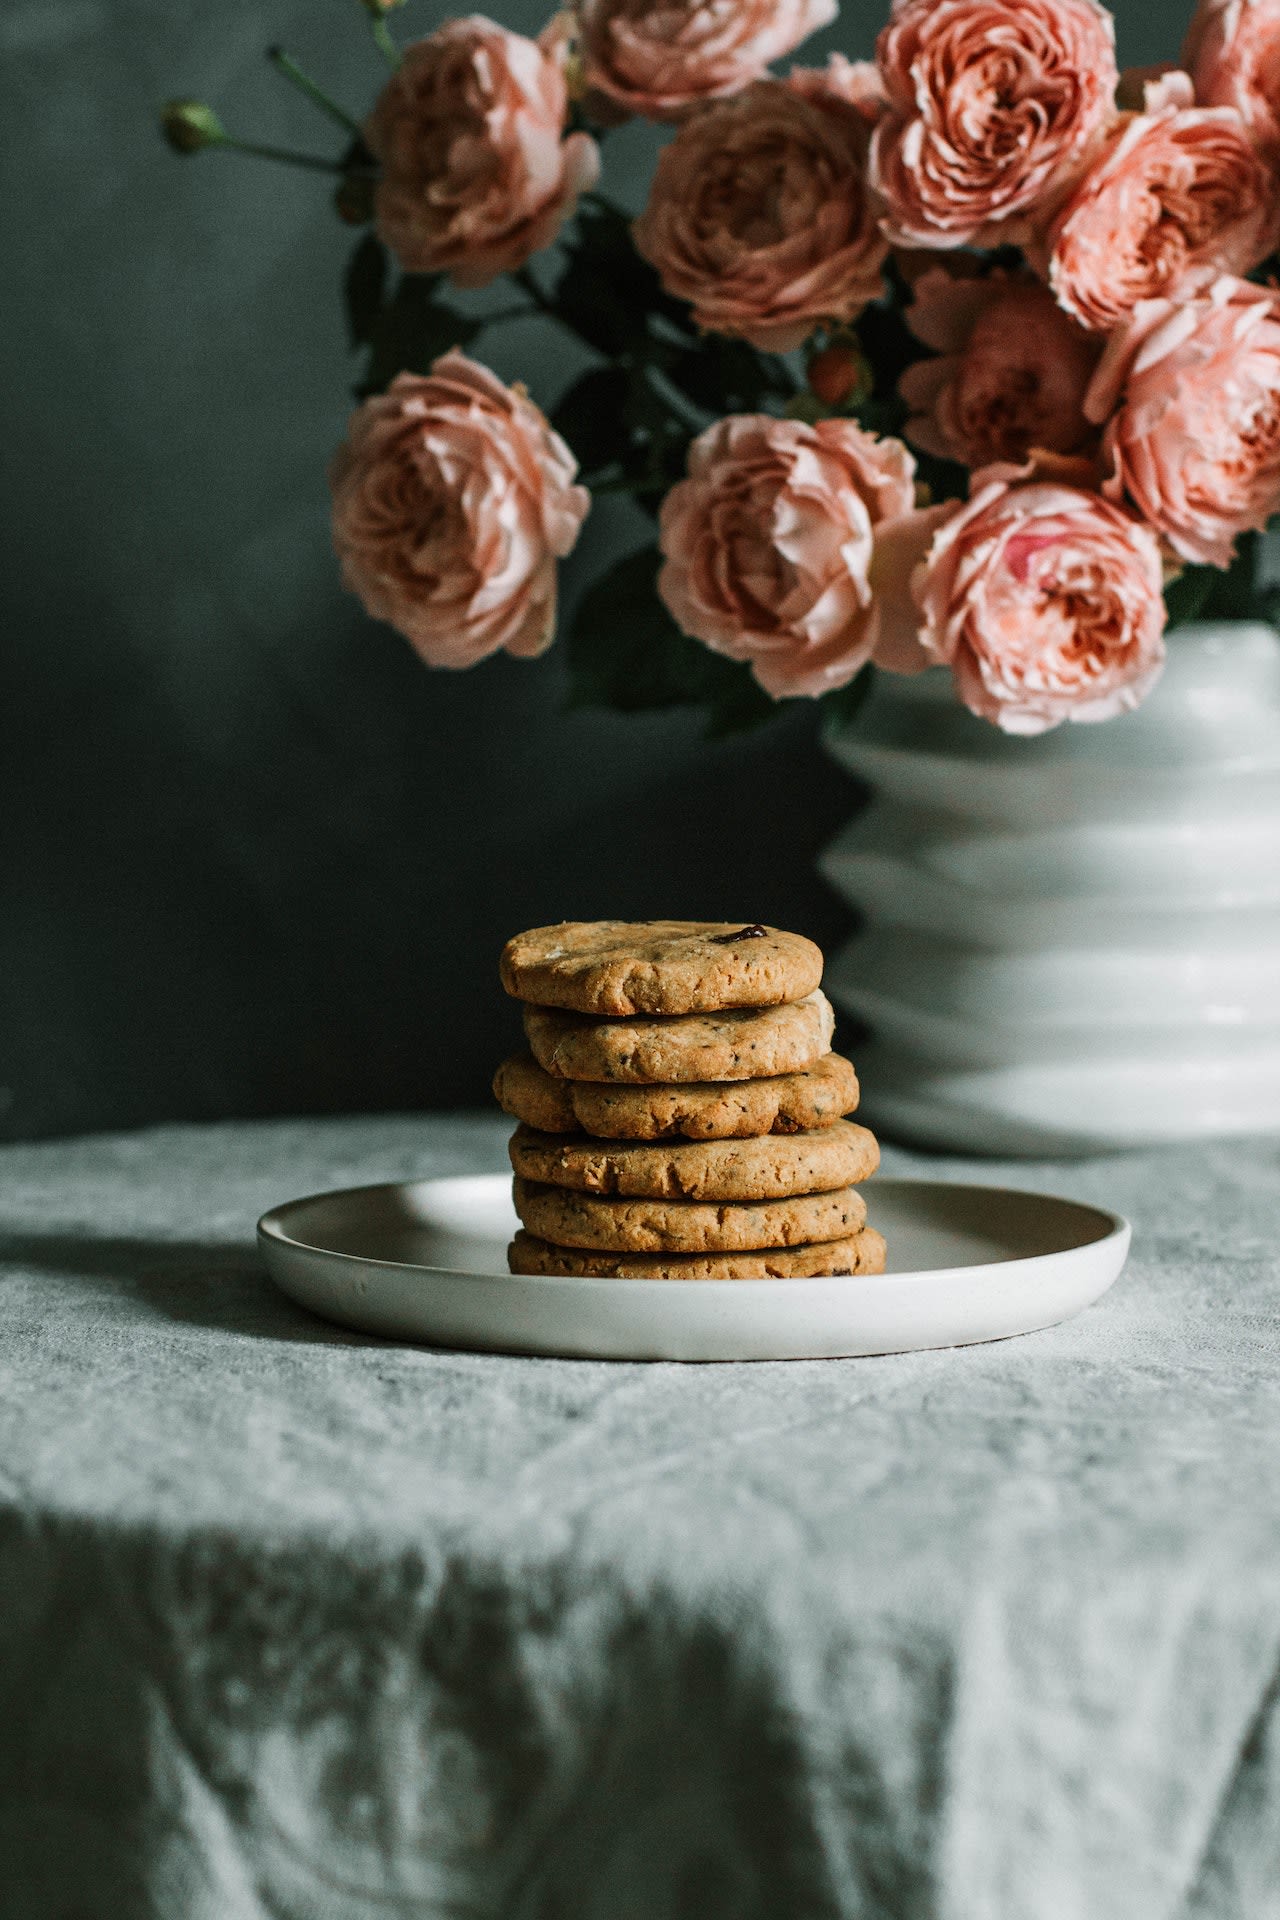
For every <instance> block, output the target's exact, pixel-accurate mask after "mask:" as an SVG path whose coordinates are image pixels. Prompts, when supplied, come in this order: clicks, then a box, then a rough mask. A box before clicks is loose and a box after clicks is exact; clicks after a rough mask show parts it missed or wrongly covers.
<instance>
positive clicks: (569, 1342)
mask: <svg viewBox="0 0 1280 1920" xmlns="http://www.w3.org/2000/svg"><path fill="white" fill-rule="evenodd" d="M867 1195H868V1207H869V1213H870V1218H871V1221H872V1223H873V1224H874V1225H875V1226H877V1227H878V1228H879V1229H880V1231H881V1232H882V1233H883V1234H884V1236H885V1239H886V1240H887V1242H888V1246H889V1272H888V1273H886V1274H883V1275H878V1276H876V1277H874V1278H861V1279H859V1278H843V1279H826V1280H823V1279H817V1280H697V1281H691V1280H683V1281H682V1280H573V1279H554V1278H547V1277H545V1276H543V1275H537V1276H528V1275H519V1276H513V1275H511V1274H509V1273H508V1272H507V1271H506V1264H507V1262H506V1248H507V1242H508V1240H509V1239H510V1237H511V1235H512V1233H513V1232H514V1230H515V1228H516V1225H517V1221H516V1217H515V1214H514V1212H513V1210H512V1206H511V1182H510V1179H509V1177H508V1176H507V1175H506V1174H500V1173H484V1174H476V1175H469V1176H467V1177H464V1178H459V1179H452V1180H422V1181H418V1182H416V1183H407V1184H405V1185H401V1186H385V1187H354V1188H351V1189H349V1190H348V1191H346V1192H344V1193H325V1194H319V1195H317V1196H315V1197H314V1198H313V1199H309V1200H294V1201H291V1202H290V1204H289V1205H287V1206H283V1207H276V1208H275V1209H274V1210H273V1211H272V1212H271V1213H268V1214H264V1215H263V1217H262V1219H261V1220H260V1221H259V1222H258V1239H259V1244H260V1245H261V1247H262V1252H263V1256H264V1258H265V1260H266V1263H267V1267H268V1270H269V1271H270V1273H271V1275H272V1278H273V1279H274V1280H275V1281H276V1283H277V1285H278V1286H280V1287H282V1288H283V1290H284V1291H285V1293H287V1294H289V1295H290V1296H291V1298H292V1299H294V1300H297V1301H298V1302H299V1303H300V1304H301V1305H302V1306H304V1307H309V1308H310V1309H311V1310H312V1312H313V1313H318V1314H321V1315H323V1317H324V1318H325V1319H326V1320H337V1321H340V1322H341V1323H342V1324H343V1325H344V1326H348V1327H359V1328H362V1329H363V1330H364V1331H365V1332H367V1333H378V1334H384V1335H386V1336H388V1337H390V1338H392V1339H396V1340H423V1341H427V1342H429V1343H431V1344H432V1345H436V1346H445V1347H469V1348H475V1347H479V1348H485V1349H491V1350H496V1351H499V1352H504V1353H544V1354H569V1355H577V1356H581V1357H588V1358H595V1359H603V1360H802V1359H827V1358H835V1357H837V1356H840V1355H854V1354H870V1353H907V1352H911V1351H913V1350H914V1349H916V1348H919V1347H953V1346H965V1345H968V1344H969V1343H970V1342H972V1341H975V1340H1002V1339H1005V1338H1006V1337H1007V1336H1008V1335H1010V1334H1015V1333H1031V1332H1034V1331H1035V1330H1036V1329H1037V1328H1039V1327H1050V1326H1053V1325H1054V1324H1055V1323H1056V1322H1057V1321H1059V1320H1065V1319H1067V1318H1069V1317H1070V1315H1071V1314H1073V1313H1079V1312H1080V1310H1081V1308H1083V1307H1087V1306H1089V1305H1090V1304H1091V1302H1093V1301H1094V1300H1096V1299H1098V1297H1099V1296H1100V1295H1101V1294H1103V1293H1105V1292H1106V1290H1107V1288H1108V1287H1109V1286H1110V1285H1111V1283H1112V1281H1113V1280H1114V1279H1115V1278H1116V1276H1117V1275H1118V1274H1119V1272H1120V1269H1121V1268H1122V1267H1123V1265H1124V1262H1125V1255H1126V1254H1127V1253H1128V1250H1129V1236H1130V1228H1129V1223H1128V1221H1126V1220H1122V1219H1121V1218H1120V1217H1119V1215H1117V1214H1114V1213H1105V1212H1103V1210H1102V1209H1101V1208H1099V1207H1088V1206H1082V1205H1081V1204H1080V1203H1079V1202H1077V1201H1074V1200H1058V1199H1053V1198H1051V1197H1050V1196H1048V1195H1047V1194H1038V1193H1018V1192H1015V1191H1013V1190H1011V1189H1009V1188H1004V1187H970V1186H951V1185H948V1184H946V1183H944V1182H942V1181H934V1180H887V1179H877V1180H875V1181H874V1182H873V1183H872V1184H871V1185H870V1186H869V1187H868V1189H867Z"/></svg>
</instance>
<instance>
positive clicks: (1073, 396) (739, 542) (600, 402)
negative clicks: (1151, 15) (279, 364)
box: [164, 0, 1280, 733]
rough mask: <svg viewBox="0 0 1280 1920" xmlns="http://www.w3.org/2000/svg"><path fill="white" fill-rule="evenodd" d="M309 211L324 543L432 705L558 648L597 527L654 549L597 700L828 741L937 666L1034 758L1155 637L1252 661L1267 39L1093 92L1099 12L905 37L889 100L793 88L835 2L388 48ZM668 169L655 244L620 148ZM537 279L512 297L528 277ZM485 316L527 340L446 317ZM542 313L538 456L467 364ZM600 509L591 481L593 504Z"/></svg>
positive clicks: (1102, 25) (1270, 346)
mask: <svg viewBox="0 0 1280 1920" xmlns="http://www.w3.org/2000/svg"><path fill="white" fill-rule="evenodd" d="M395 4H396V0H364V5H365V8H366V11H367V13H368V15H369V18H370V20H371V23H372V26H373V31H374V34H375V36H376V38H377V39H378V42H379V44H380V46H381V47H382V49H383V51H384V53H385V54H386V56H387V58H388V61H389V62H390V65H391V68H392V71H391V75H390V78H389V80H388V83H387V86H386V88H385V90H384V91H383V93H382V96H381V98H380V99H379V100H378V101H377V103H376V104H375V106H374V108H373V111H372V113H371V114H370V116H369V118H368V119H367V120H366V121H364V122H363V123H358V122H356V121H355V120H352V119H350V118H349V117H348V116H347V115H346V114H345V113H343V111H342V110H341V109H340V108H339V107H337V106H336V105H335V104H334V103H333V102H332V101H331V100H329V99H328V97H327V96H326V95H325V94H324V93H322V92H321V90H320V89H319V88H318V87H317V86H316V84H315V83H314V81H312V80H311V79H310V78H309V77H308V76H307V75H306V74H304V73H303V72H302V70H301V69H300V68H299V67H298V66H297V64H296V63H295V62H294V61H292V60H291V59H289V58H288V57H287V56H285V55H284V54H282V53H280V52H278V51H277V52H274V53H273V54H272V56H271V57H272V58H273V59H274V60H275V62H276V64H277V65H278V66H279V67H280V69H281V71H282V72H283V73H285V74H286V76H287V77H288V78H290V79H291V80H292V81H293V82H294V83H295V84H296V85H298V86H300V87H301V88H302V89H303V90H304V91H305V92H306V93H308V95H309V96H310V97H311V98H312V99H313V100H314V101H315V102H316V104H317V105H318V106H320V107H321V108H323V109H324V111H325V112H327V113H328V114H330V115H331V116H332V117H334V118H336V119H337V120H338V121H339V122H341V123H342V124H343V126H344V128H345V131H346V141H347V143H346V146H345V150H344V152H343V154H342V155H341V157H340V158H338V159H336V160H335V161H333V162H328V161H323V160H310V161H308V160H306V159H305V158H304V157H301V156H290V155H287V154H281V153H279V152H278V151H277V150H276V149H271V148H261V147H252V146H248V145H247V144H246V143H244V142H242V141H238V140H233V139H232V138H231V137H230V136H229V135H228V134H227V133H226V132H225V131H224V129H223V127H222V125H221V123H220V121H219V120H218V119H217V117H216V115H215V114H214V113H213V112H212V110H211V109H210V108H208V107H206V106H204V105H202V104H201V103H198V102H194V101H178V102H174V103H172V104H171V105H170V106H169V107H168V108H167V109H166V111H165V119H164V124H165V129H166V132H167V133H168V136H169V138H170V140H171V142H172V144H173V145H175V146H176V147H178V148H179V149H180V150H181V151H185V152H192V151H195V150H196V149H198V148H200V147H219V146H220V147H227V148H234V149H240V150H245V151H249V152H259V153H265V154H267V155H269V156H271V157H276V158H284V159H288V158H294V159H298V158H303V163H304V164H311V165H315V166H321V167H324V166H331V167H332V168H333V170H334V171H335V172H336V173H337V174H338V175H339V177H340V178H339V186H338V190H337V195H336V202H337V207H338V211H339V212H340V214H341V215H342V217H343V218H344V219H346V220H347V221H349V222H351V223H353V224H359V225H363V226H365V227H366V229H367V231H366V232H365V234H364V236H363V237H362V238H361V239H360V241H359V243H358V245H357V246H356V249H355V252H354V255H353V257H352V259H351V262H350V266H349V268H348V271H347V275H346V303H347V315H348V321H349V325H350V332H351V337H352V341H353V344H354V346H355V348H356V349H358V350H359V351H360V352H361V353H362V354H363V356H364V360H363V377H362V380H361V384H360V387H359V390H358V391H359V393H360V394H361V396H362V399H361V404H360V405H359V407H358V408H357V410H356V412H355V414H354V415H353V417H352V420H351V423H350V428H349V431H348V435H347V439H346V441H345V444H344V445H343V446H342V447H341V448H340V450H339V452H338V453H337V455H336V456H335V459H334V462H333V466H332V470H331V482H332V488H333V502H334V505H333V527H334V539H335V543H336V546H337V550H338V553H339V555H340V557H341V561H342V568H343V576H344V579H345V580H346V582H347V584H348V585H349V586H350V587H351V588H352V589H353V590H354V591H355V592H356V593H357V594H358V595H359V596H360V598H361V600H362V601H363V603H364V605H365V607H366V608H367V609H368V611H369V612H370V613H371V614H373V615H375V616H377V617H378V618H379V619H383V620H386V621H389V622H390V623H391V624H392V625H393V626H394V627H396V628H398V629H399V631H400V632H401V633H403V634H404V635H405V636H406V637H407V638H408V639H409V640H410V641H411V642H412V644H413V646H414V647H415V648H416V649H417V651H418V652H419V653H420V654H421V655H422V657H423V658H424V659H425V660H426V661H427V662H428V663H429V664H431V665H433V666H445V667H462V666H470V665H472V664H473V663H474V662H476V661H478V660H480V659H483V658H484V657H485V656H486V655H488V654H492V653H494V652H496V651H497V650H499V649H502V648H505V649H506V650H507V651H508V652H509V653H513V654H519V655H534V654H538V653H541V652H542V651H543V650H544V649H545V648H546V646H547V645H548V644H549V642H550V641H551V639H552V637H553V632H554V627H555V618H556V570H557V562H558V561H559V560H560V559H561V558H563V556H564V555H565V554H567V553H568V552H569V550H570V549H571V548H572V547H573V545H574V543H575V541H576V540H577V537H578V534H579V530H580V528H581V526H582V522H583V520H584V518H585V517H586V514H587V510H588V507H589V505H590V500H591V496H592V494H593V493H600V492H603V491H609V492H626V493H629V494H630V495H631V496H632V497H633V498H634V499H635V501H636V502H637V503H638V504H639V506H640V507H641V508H642V509H644V510H646V511H647V512H648V513H650V514H651V515H652V516H654V518H655V520H656V537H655V538H654V539H652V540H651V541H650V542H648V543H647V544H646V545H645V546H644V547H643V548H642V549H641V550H640V551H638V552H636V553H634V554H632V555H631V556H629V557H628V558H627V559H624V560H623V561H621V562H620V563H618V564H616V565H614V566H612V567H611V568H610V569H609V570H608V571H607V572H606V573H605V574H604V575H603V576H602V577H601V578H600V579H599V580H597V581H596V582H595V583H594V584H593V585H592V586H591V587H590V588H589V589H588V590H587V592H586V593H585V594H584V596H583V597H582V600H581V602H580V604H579V607H578V609H577V613H576V617H575V619H574V621H573V623H572V630H571V632H570V634H569V637H568V658H569V663H570V667H571V671H572V674H573V677H574V682H575V688H576V694H577V697H578V698H579V699H581V700H584V701H589V702H595V703H604V704H609V705H613V706H616V707H619V708H623V709H637V708H642V707H658V706H669V705H673V704H677V703H685V702H689V703H696V704H702V705H705V706H707V707H708V708H710V709H711V716H712V724H713V726H715V727H717V728H723V727H729V726H735V725H744V724H750V723H752V722H754V721H755V720H757V719H758V718H761V717H763V716H764V715H765V714H767V713H768V712H770V711H771V710H772V703H773V702H774V701H777V700H779V699H781V698H785V697H789V696H795V695H805V696H810V697H823V698H827V699H830V700H831V701H833V702H835V703H837V705H838V706H842V707H843V706H847V703H848V701H849V699H850V696H851V693H852V694H853V696H854V697H856V696H857V693H858V690H859V689H860V687H861V685H862V684H864V681H863V679H862V676H863V670H864V669H865V668H867V667H868V666H869V665H870V664H871V663H875V664H878V665H880V666H883V667H885V668H887V669H889V670H891V671H893V672H902V673H910V672H915V671H917V670H919V669H920V668H922V667H925V666H928V665H931V664H935V663H941V664H944V665H946V666H948V667H949V668H950V669H951V671H952V674H953V675H954V679H955V685H956V689H957V692H958V694H959V696H960V698H961V699H962V700H963V701H964V703H965V704H966V705H967V706H968V707H970V708H971V709H972V710H973V711H974V712H975V713H977V714H980V715H983V716H985V717H986V718H987V719H990V720H993V721H996V722H997V723H998V724H999V725H1000V726H1002V727H1004V728H1005V729H1007V730H1009V731H1012V732H1018V733H1035V732H1039V731H1041V730H1042V729H1044V728H1046V727H1050V726H1053V725H1055V724H1056V723H1057V722H1059V721H1062V720H1102V719H1105V718H1108V717H1109V716H1111V715H1113V714H1116V713H1119V712H1121V711H1123V710H1125V709H1126V708H1131V707H1133V706H1135V705H1136V704H1137V703H1138V702H1139V701H1140V700H1141V699H1142V697H1143V695H1144V694H1145V693H1146V692H1147V691H1148V689H1149V688H1150V687H1151V686H1152V684H1153V683H1154V681H1155V679H1156V678H1157V676H1158V674H1159V672H1160V667H1161V664H1162V661H1163V658H1164V644H1165V642H1164V636H1165V630H1166V626H1171V625H1176V624H1178V623H1179V622H1185V621H1187V620H1190V619H1193V618H1196V617H1201V616H1213V617H1220V616H1224V615H1235V614H1254V615H1257V614H1262V615H1263V616H1264V617H1265V616H1267V615H1274V614H1275V612H1276V611H1277V607H1276V605H1275V603H1274V598H1273V597H1269V596H1268V593H1267V591H1266V589H1265V588H1264V586H1263V584H1262V581H1261V579H1260V574H1259V556H1258V549H1259V544H1260V540H1259V537H1260V534H1261V533H1262V531H1263V530H1264V529H1265V528H1266V526H1267V524H1268V522H1269V520H1270V518H1271V516H1272V515H1274V514H1276V513H1277V512H1278V511H1280V293H1278V292H1277V290H1276V284H1275V281H1274V279H1273V278H1272V277H1271V276H1272V274H1273V273H1274V270H1275V269H1276V266H1277V260H1276V257H1275V255H1276V248H1277V245H1278V244H1280V0H1201V4H1200V7H1199V11H1198V13H1197V15H1196V17H1195V20H1194V21H1193V23H1192V27H1191V31H1190V35H1189V38H1188V41H1187V45H1186V48H1185V50H1184V55H1183V61H1184V65H1183V67H1181V68H1175V67H1172V66H1170V67H1168V68H1159V69H1152V70H1145V71H1139V72H1130V73H1127V74H1125V75H1123V76H1121V75H1119V74H1118V73H1117V69H1116V62H1115V53H1114V35H1113V26H1112V21H1111V17H1110V15H1109V14H1108V13H1106V12H1105V11H1104V10H1103V8H1102V7H1101V6H1099V5H1097V4H1096V0H895V4H894V6H893V11H892V15H891V17H890V20H889V22H888V24H887V25H886V27H885V28H884V30H883V32H882V33H881V34H880V37H879V40H878V43H877V46H876V53H875V60H874V62H861V63H857V64H854V63H851V62H849V61H848V60H846V59H844V58H842V57H841V56H840V55H838V54H836V55H833V56H832V57H831V59H830V61H829V63H828V65H827V66H826V67H825V68H822V69H816V68H809V67H793V68H792V69H791V71H790V72H789V73H788V74H787V75H786V77H785V78H777V77H773V76H771V75H770V74H769V72H768V67H769V63H770V62H772V61H775V60H777V59H779V58H780V57H781V56H784V55H786V54H789V53H790V52H791V51H792V50H793V49H794V48H795V47H797V46H798V45H799V43H800V42H801V41H802V40H803V39H804V38H805V37H806V36H807V35H808V34H809V33H811V32H812V31H814V30H815V29H816V28H818V27H821V26H825V25H827V24H828V23H829V22H830V21H831V20H832V19H833V18H834V16H835V13H836V0H738V4H735V5H733V6H731V7H726V6H725V5H724V4H723V0H580V3H579V4H578V5H577V6H576V7H575V8H573V9H571V10H570V11H568V12H564V13H561V14H558V15H557V16H556V17H555V18H554V19H553V20H551V22H550V23H549V25H548V26H547V28H546V30H545V31H544V32H543V33H542V35H541V36H540V37H539V39H537V40H532V39H528V38H526V37H524V36H522V35H520V34H516V33H512V32H509V31H507V30H506V29H505V28H503V27H501V26H499V25H496V24H495V23H494V22H493V21H492V20H489V19H486V18H484V17H483V16H480V15H472V16H470V17H468V18H465V19H457V20H450V21H447V22H445V23H444V24H443V25H441V26H439V27H438V28H437V29H436V31H434V32H432V33H430V34H429V35H428V36H427V37H426V38H423V39H419V40H417V41H414V42H413V43H412V44H410V45H406V46H404V47H403V48H401V47H398V46H396V44H395V43H394V41H393V39H392V36H391V34H390V31H389V26H388V19H387V15H388V13H389V11H390V9H391V8H392V7H393V6H394V5H395ZM628 115H643V116H645V117H646V118H649V119H652V120H658V121H664V122H671V123H674V127H675V131H674V134H673V136H672V138H671V139H670V141H669V143H668V144H667V145H666V146H665V147H664V148H663V150H662V152H661V154H660V156H659V159H658V162H657V166H656V169H655V171H654V174H653V179H652V182H651V185H650V188H649V193H648V200H647V204H646V206H645V207H644V210H643V212H642V213H641V214H640V216H639V218H638V219H635V220H632V219H630V218H629V217H627V216H626V215H625V214H624V213H623V212H622V211H620V210H619V208H618V207H617V206H616V205H614V204H613V203H612V202H611V201H610V200H609V199H607V198H605V197H604V196H602V195H601V194H600V193H599V192H598V191H597V182H598V179H599V175H600V170H601V158H600V156H601V148H602V145H603V144H604V142H605V139H606V136H607V133H608V130H609V129H610V128H611V127H613V126H615V125H616V124H617V123H618V122H619V121H620V120H621V119H623V118H625V117H626V116H628ZM535 257H537V265H536V267H535V266H534V265H532V264H531V262H533V261H534V260H535ZM502 275H506V276H508V277H509V279H510V280H511V282H512V283H513V285H514V287H515V289H517V292H518V299H517V304H516V305H515V306H514V307H512V306H509V305H508V306H506V307H504V308H502V309H501V310H500V311H497V312H494V311H492V310H490V311H489V312H487V313H486V312H480V311H475V310H473V307H474V303H472V304H471V306H468V305H467V304H466V303H465V302H464V304H462V305H459V304H457V301H456V299H455V300H453V301H451V300H450V298H448V297H447V296H446V292H445V291H444V289H445V288H446V287H447V286H448V285H449V284H450V283H452V286H453V287H454V288H463V289H466V288H479V287H484V286H486V285H488V284H489V283H490V282H492V281H494V280H495V279H497V278H498V277H499V276H502ZM528 311H539V312H542V313H545V314H547V315H549V316H551V317H552V318H553V319H554V320H555V321H556V322H557V323H558V324H560V325H561V326H563V327H565V328H567V329H568V330H569V331H570V332H571V333H572V334H573V335H575V336H576V337H577V338H578V339H579V340H580V341H581V342H583V343H584V344H585V345H586V346H587V347H588V348H589V349H590V350H591V354H592V364H591V365H590V367H589V368H588V370H587V371H586V372H584V373H583V374H582V375H581V376H580V377H579V378H578V379H576V380H575V381H574V382H573V384H572V385H571V386H570V388H569V390H568V391H567V392H566V393H565V394H564V395H563V396H562V398H561V399H560V401H559V403H558V404H557V405H556V406H555V407H554V408H553V409H552V410H551V412H550V417H549V418H548V417H546V416H544V414H543V413H542V412H541V411H540V410H539V409H538V407H537V406H535V405H534V403H533V401H532V400H531V399H530V398H529V396H528V395H527V394H526V392H525V391H524V390H523V389H522V388H520V387H518V386H517V387H507V386H505V385H504V384H503V383H502V382H501V381H499V380H498V379H497V378H496V377H495V375H494V374H492V373H491V372H489V371H488V370H487V369H486V368H485V367H484V366H483V365H482V364H480V363H479V362H478V361H477V360H475V359H473V358H471V357H470V356H469V352H468V350H469V349H470V348H471V347H472V345H473V343H474V342H475V340H476V339H477V338H478V336H479V335H480V334H481V332H482V331H483V330H484V328H485V327H486V326H496V325H501V324H503V323H504V322H505V321H506V320H507V319H509V318H510V317H511V314H512V313H513V312H528ZM580 476H581V477H580Z"/></svg>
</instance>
